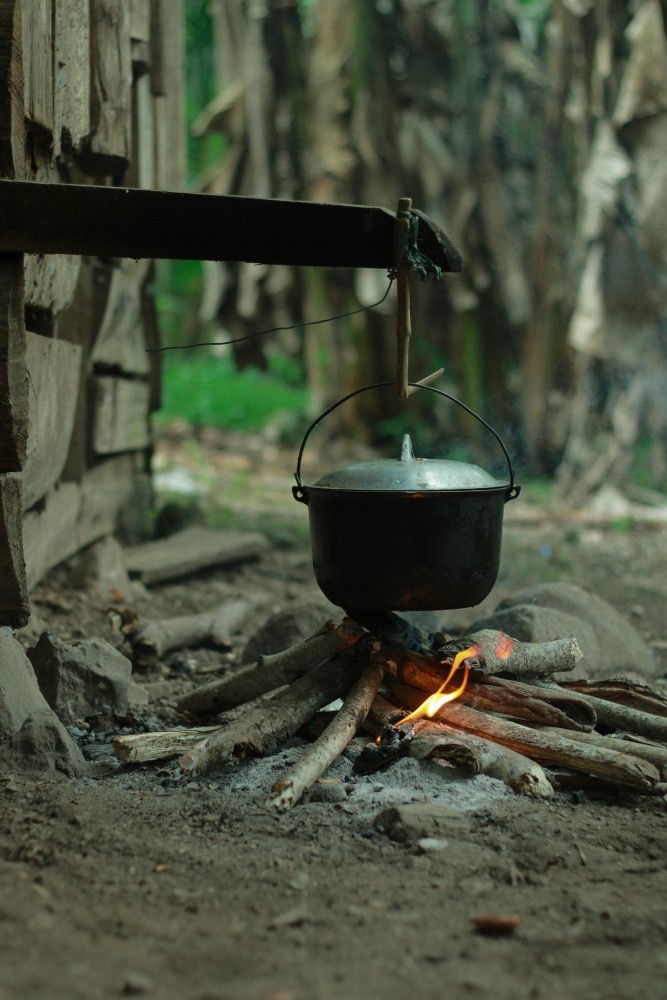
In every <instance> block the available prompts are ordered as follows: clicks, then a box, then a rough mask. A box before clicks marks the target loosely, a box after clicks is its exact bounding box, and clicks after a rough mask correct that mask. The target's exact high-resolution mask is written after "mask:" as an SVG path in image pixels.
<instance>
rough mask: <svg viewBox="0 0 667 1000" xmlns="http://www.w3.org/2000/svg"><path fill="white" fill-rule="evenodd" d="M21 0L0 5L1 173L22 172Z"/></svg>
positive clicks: (18, 174)
mask: <svg viewBox="0 0 667 1000" xmlns="http://www.w3.org/2000/svg"><path fill="white" fill-rule="evenodd" d="M22 28H23V19H22V14H21V3H20V0H5V2H3V3H2V4H0V175H2V176H3V177H11V178H19V179H22V178H23V176H24V174H25V115H24V113H23V96H24V82H23V56H22V33H23V31H22Z"/></svg>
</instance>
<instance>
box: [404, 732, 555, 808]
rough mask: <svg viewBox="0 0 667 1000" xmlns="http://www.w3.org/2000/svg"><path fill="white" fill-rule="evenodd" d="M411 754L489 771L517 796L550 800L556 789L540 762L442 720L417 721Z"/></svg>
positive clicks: (492, 776)
mask: <svg viewBox="0 0 667 1000" xmlns="http://www.w3.org/2000/svg"><path fill="white" fill-rule="evenodd" d="M414 727H415V738H414V739H413V740H412V742H411V743H410V749H409V752H410V756H411V757H415V758H417V760H423V759H424V758H426V757H428V758H433V757H438V758H441V759H443V760H448V761H450V762H451V763H453V764H455V765H456V766H464V767H466V768H467V769H468V770H470V771H472V773H473V774H486V775H488V776H489V777H490V778H498V779H499V780H500V781H502V782H504V783H505V784H506V785H509V787H510V788H512V789H513V790H514V791H515V792H516V793H517V795H527V796H529V797H530V798H534V799H550V798H552V796H553V788H552V786H551V783H550V782H549V780H548V779H547V776H546V774H545V773H544V771H543V770H542V768H541V767H540V765H539V764H536V763H535V761H532V760H529V758H528V757H526V756H524V755H523V754H520V753H517V752H516V750H511V749H509V748H508V747H505V746H502V745H501V744H500V743H494V742H491V741H490V740H486V739H483V738H482V737H481V736H476V735H474V734H472V733H461V732H458V731H457V730H455V729H453V728H452V727H451V726H447V725H444V724H442V723H436V724H434V723H433V722H431V721H428V722H415V723H414Z"/></svg>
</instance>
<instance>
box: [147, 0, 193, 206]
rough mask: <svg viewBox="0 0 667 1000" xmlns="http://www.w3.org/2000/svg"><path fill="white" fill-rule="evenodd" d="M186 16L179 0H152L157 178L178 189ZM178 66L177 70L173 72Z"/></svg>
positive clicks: (182, 172) (182, 163) (182, 162)
mask: <svg viewBox="0 0 667 1000" xmlns="http://www.w3.org/2000/svg"><path fill="white" fill-rule="evenodd" d="M184 31H185V16H184V11H183V4H182V2H181V0H151V41H150V49H151V74H150V80H151V89H152V92H153V95H154V100H153V119H154V127H155V148H156V164H155V167H156V179H155V185H156V186H157V187H158V188H161V189H162V190H164V191H181V190H183V188H184V186H185V178H186V156H187V154H186V136H187V125H186V122H185V91H184V85H183V81H184V79H185V72H184V58H185V38H184ZM174 67H177V68H178V69H177V72H174Z"/></svg>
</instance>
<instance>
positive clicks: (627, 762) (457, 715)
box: [391, 685, 660, 791]
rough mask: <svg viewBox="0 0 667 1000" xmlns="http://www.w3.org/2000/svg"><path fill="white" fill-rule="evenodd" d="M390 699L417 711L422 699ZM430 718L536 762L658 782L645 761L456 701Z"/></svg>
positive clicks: (411, 694) (411, 693)
mask: <svg viewBox="0 0 667 1000" xmlns="http://www.w3.org/2000/svg"><path fill="white" fill-rule="evenodd" d="M391 697H392V700H395V701H396V702H397V704H400V705H404V706H405V707H407V708H417V707H418V705H419V704H421V701H422V700H423V699H421V695H420V692H419V691H416V690H415V689H414V688H410V687H407V686H406V685H401V686H400V687H397V688H394V689H393V690H392V692H391ZM434 718H435V719H436V720H438V721H442V722H444V723H445V724H446V725H449V726H453V727H454V728H455V729H463V730H465V731H467V732H474V733H475V734H476V735H477V736H483V737H485V738H486V739H489V740H494V741H495V742H496V743H502V745H503V746H506V747H509V748H510V749H511V750H516V751H517V752H518V753H522V754H525V755H526V756H527V757H531V758H532V759H533V760H537V761H538V762H540V763H546V764H549V763H554V764H560V765H561V766H565V767H569V768H572V770H574V771H583V772H585V773H586V774H594V775H597V776H599V777H601V778H608V779H609V780H612V781H620V782H623V783H625V784H628V785H631V786H632V787H635V788H643V789H646V790H649V791H650V790H651V789H652V788H653V787H654V785H655V784H656V782H658V781H659V780H660V774H659V772H658V769H657V768H656V767H654V766H653V765H652V764H650V763H649V762H648V761H643V760H639V759H638V758H636V757H631V756H630V755H629V754H626V753H620V752H618V751H614V750H607V749H606V748H605V747H597V746H590V745H585V744H583V743H577V742H575V740H574V739H572V738H570V737H567V738H566V737H563V736H554V735H553V734H552V733H551V732H550V730H549V729H541V730H539V731H538V730H533V729H528V728H527V727H526V726H522V725H520V724H519V723H518V722H510V721H509V720H507V719H499V718H494V717H492V716H490V715H487V714H486V713H485V712H477V711H476V710H475V709H474V708H468V707H467V706H466V705H459V704H458V703H457V702H450V703H449V704H448V705H446V706H445V707H444V708H443V709H441V711H440V712H437V713H436V715H435V716H434Z"/></svg>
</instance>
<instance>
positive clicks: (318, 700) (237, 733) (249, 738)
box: [179, 656, 358, 773]
mask: <svg viewBox="0 0 667 1000" xmlns="http://www.w3.org/2000/svg"><path fill="white" fill-rule="evenodd" d="M357 676H358V669H357V668H355V665H354V661H353V660H350V659H348V658H345V657H343V656H338V657H335V658H334V659H333V660H325V661H324V663H320V664H319V666H317V667H315V668H314V669H313V670H311V671H310V672H309V673H307V674H305V675H304V676H303V677H299V678H298V680H296V681H294V683H293V684H291V685H290V687H288V688H286V689H285V690H284V691H282V692H280V693H279V694H277V695H275V696H274V697H273V698H270V699H268V700H267V701H263V702H262V703H261V704H260V705H259V706H257V707H256V708H254V709H252V710H251V711H250V712H248V713H246V714H245V715H244V716H242V717H241V718H239V719H236V720H234V721H233V722H230V723H229V725H228V726H225V727H224V729H221V730H220V731H218V732H214V733H212V734H211V735H210V736H208V737H205V738H204V739H203V740H202V741H201V742H200V743H198V744H197V746H195V747H193V749H192V750H190V751H189V752H188V753H186V754H185V755H184V756H183V757H181V758H180V761H179V763H180V765H181V767H182V768H183V770H184V771H188V772H191V773H202V772H204V771H208V770H210V769H211V768H214V767H216V766H220V765H222V764H226V763H228V762H229V761H231V760H234V759H239V758H243V757H249V756H253V757H254V756H261V755H262V754H267V753H272V752H273V751H274V750H276V749H277V748H278V747H279V746H280V745H281V743H284V742H285V740H287V739H289V738H290V736H293V735H294V733H295V732H296V731H297V729H299V728H300V727H301V726H302V725H303V724H304V722H306V721H307V720H308V719H310V718H311V716H313V715H314V714H315V712H317V711H318V710H319V709H320V708H323V707H324V705H328V704H329V702H331V701H335V699H336V698H340V697H341V696H343V695H344V694H345V692H346V691H347V690H348V689H349V688H350V687H351V685H352V684H353V683H354V681H355V680H356V678H357Z"/></svg>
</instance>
